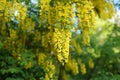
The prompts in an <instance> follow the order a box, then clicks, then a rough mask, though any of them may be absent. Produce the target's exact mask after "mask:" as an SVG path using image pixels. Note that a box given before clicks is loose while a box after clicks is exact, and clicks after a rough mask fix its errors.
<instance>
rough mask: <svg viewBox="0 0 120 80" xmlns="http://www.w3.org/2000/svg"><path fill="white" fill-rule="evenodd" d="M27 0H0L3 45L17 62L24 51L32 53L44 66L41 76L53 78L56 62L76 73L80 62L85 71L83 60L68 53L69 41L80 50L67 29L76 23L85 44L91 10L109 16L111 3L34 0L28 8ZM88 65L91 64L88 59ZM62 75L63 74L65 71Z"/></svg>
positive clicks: (103, 0) (27, 66) (29, 64)
mask: <svg viewBox="0 0 120 80" xmlns="http://www.w3.org/2000/svg"><path fill="white" fill-rule="evenodd" d="M29 3H31V2H29V1H24V0H1V1H0V25H1V27H0V36H1V37H2V38H0V42H1V43H2V44H3V48H4V49H6V50H8V51H9V52H10V53H11V55H12V56H13V58H15V60H17V61H18V65H20V64H21V61H22V60H25V59H24V57H22V56H23V55H24V54H25V53H29V52H31V53H32V54H33V55H35V58H36V59H37V62H38V65H39V66H42V67H44V69H45V80H54V74H55V70H57V69H58V67H57V66H58V65H62V66H65V67H68V69H70V70H72V73H73V74H75V75H76V74H78V73H79V71H78V69H79V68H78V65H80V67H81V68H80V69H81V72H82V73H83V74H85V73H86V68H85V64H84V63H82V61H81V60H75V59H71V58H70V56H69V55H70V50H69V48H70V41H72V44H71V45H72V46H75V47H76V50H77V51H78V52H79V53H81V52H82V50H81V48H80V45H78V44H77V43H76V41H75V40H72V37H71V36H72V32H71V30H73V28H75V25H77V24H78V25H77V27H76V28H75V30H78V29H79V30H81V31H82V41H81V42H83V44H84V45H86V46H89V45H90V36H89V34H90V28H91V26H93V25H94V22H95V14H98V15H100V17H102V18H104V19H107V18H110V17H112V15H113V13H114V9H113V8H114V7H113V4H112V3H111V2H110V1H109V0H108V1H106V0H37V3H36V4H34V8H32V7H30V5H29ZM35 9H37V11H36V10H35ZM31 15H32V16H31ZM35 16H37V17H35ZM76 17H77V18H78V20H77V18H76ZM76 21H78V23H77V24H75V22H76ZM31 53H30V54H31ZM6 54H7V53H6ZM28 55H29V54H28ZM91 63H92V64H91ZM72 65H74V66H73V67H72ZM89 65H90V67H91V68H93V67H94V63H93V60H92V59H90V62H89ZM22 66H23V68H25V69H30V68H32V66H34V63H33V62H32V61H31V60H29V59H28V60H27V59H26V64H23V65H22ZM63 75H64V77H65V75H66V74H65V72H64V74H63Z"/></svg>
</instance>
